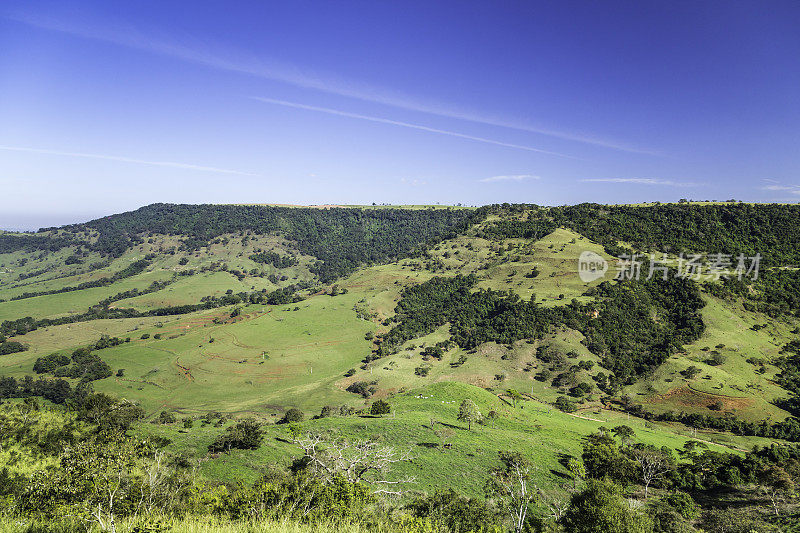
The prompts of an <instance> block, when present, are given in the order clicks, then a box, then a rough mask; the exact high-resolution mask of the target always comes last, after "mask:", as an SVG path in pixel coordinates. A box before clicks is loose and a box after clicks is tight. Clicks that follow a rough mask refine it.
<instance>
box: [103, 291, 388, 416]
mask: <svg viewBox="0 0 800 533" xmlns="http://www.w3.org/2000/svg"><path fill="white" fill-rule="evenodd" d="M354 304H355V298H354V296H350V295H349V294H345V295H340V296H337V297H334V298H332V297H330V296H325V295H320V296H316V297H313V298H310V299H308V300H306V301H304V302H300V303H298V304H291V305H286V306H274V307H270V306H247V307H245V308H243V309H242V314H241V315H240V316H239V317H236V319H235V320H230V316H229V315H230V309H217V310H213V311H208V312H205V313H198V314H194V315H192V316H191V317H188V318H186V319H182V320H179V321H174V322H171V323H168V324H164V326H163V327H161V328H153V329H151V330H142V331H150V332H151V334H152V335H155V334H160V335H161V339H158V340H155V339H154V338H153V337H150V338H149V339H146V340H141V339H138V340H134V341H132V342H131V343H130V344H125V345H121V346H118V347H115V348H110V349H107V350H105V351H103V359H104V360H105V361H107V362H108V363H109V364H110V365H111V366H112V368H114V369H117V368H124V369H125V371H124V377H123V378H116V377H114V378H108V379H106V380H103V381H100V382H97V383H96V388H97V389H98V390H103V391H108V392H113V393H115V394H119V395H122V396H125V397H127V398H129V399H133V400H137V401H140V402H141V403H142V405H143V406H144V407H145V408H146V410H147V411H148V412H154V411H156V410H159V409H177V410H179V411H181V412H187V413H202V412H206V411H211V410H221V411H225V412H233V413H242V414H244V413H253V412H266V410H269V411H271V412H272V413H273V414H275V415H277V414H279V413H281V412H282V411H283V410H284V409H285V408H287V407H289V406H301V407H306V408H310V407H311V406H314V407H317V406H320V405H324V404H326V403H330V402H334V403H335V402H339V403H341V402H343V401H346V400H347V399H349V398H350V397H351V396H352V395H350V394H348V393H345V392H343V391H341V390H339V389H338V388H337V387H336V386H335V382H336V381H337V380H338V379H339V378H340V377H341V376H342V375H343V374H344V373H345V372H346V371H347V370H348V369H349V368H351V367H353V366H355V365H357V364H358V362H359V361H360V360H361V359H363V358H364V356H365V355H366V353H367V352H368V351H369V342H368V341H366V340H365V338H364V337H365V334H366V333H367V332H368V331H371V330H372V329H373V325H372V323H371V322H368V321H365V320H363V319H361V318H359V317H358V316H357V314H356V312H355V311H353V306H354ZM215 319H216V321H217V322H227V323H224V324H215V323H214V321H215Z"/></svg>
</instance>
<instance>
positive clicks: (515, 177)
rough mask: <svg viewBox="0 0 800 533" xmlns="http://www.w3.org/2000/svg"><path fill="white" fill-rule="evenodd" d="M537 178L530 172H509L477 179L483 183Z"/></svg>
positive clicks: (537, 177)
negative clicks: (508, 173) (504, 174)
mask: <svg viewBox="0 0 800 533" xmlns="http://www.w3.org/2000/svg"><path fill="white" fill-rule="evenodd" d="M538 179H540V177H539V176H533V175H531V174H510V175H507V176H491V177H489V178H482V179H479V180H478V181H482V182H483V183H494V182H496V181H524V180H538Z"/></svg>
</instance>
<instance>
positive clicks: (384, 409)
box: [369, 400, 391, 415]
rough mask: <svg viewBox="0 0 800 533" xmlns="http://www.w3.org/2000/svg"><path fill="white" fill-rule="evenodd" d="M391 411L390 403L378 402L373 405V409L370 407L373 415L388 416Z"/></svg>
mask: <svg viewBox="0 0 800 533" xmlns="http://www.w3.org/2000/svg"><path fill="white" fill-rule="evenodd" d="M390 410H391V408H390V406H389V402H386V401H384V400H377V401H375V402H374V403H373V404H372V407H370V409H369V413H370V414H371V415H385V414H388V413H389V411H390Z"/></svg>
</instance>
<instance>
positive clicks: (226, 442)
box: [208, 418, 264, 453]
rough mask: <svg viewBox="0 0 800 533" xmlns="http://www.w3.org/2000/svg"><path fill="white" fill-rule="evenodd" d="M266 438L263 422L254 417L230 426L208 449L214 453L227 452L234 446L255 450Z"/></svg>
mask: <svg viewBox="0 0 800 533" xmlns="http://www.w3.org/2000/svg"><path fill="white" fill-rule="evenodd" d="M263 439H264V432H263V431H262V429H261V424H259V423H258V422H257V421H256V420H254V419H252V418H248V419H245V420H242V421H241V422H238V423H237V424H236V425H234V426H232V427H229V428H228V429H226V430H225V433H223V434H222V435H220V436H219V437H217V439H216V440H215V441H214V442H212V443H211V444H210V445H209V446H208V451H209V452H212V453H219V452H227V451H230V450H231V449H233V448H237V449H240V450H255V449H256V448H258V447H259V446H261V441H262V440H263Z"/></svg>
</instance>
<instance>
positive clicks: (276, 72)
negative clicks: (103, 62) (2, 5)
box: [5, 12, 657, 155]
mask: <svg viewBox="0 0 800 533" xmlns="http://www.w3.org/2000/svg"><path fill="white" fill-rule="evenodd" d="M5 17H6V18H9V19H11V20H15V21H17V22H21V23H24V24H28V25H30V26H34V27H37V28H41V29H46V30H50V31H57V32H61V33H65V34H69V35H73V36H77V37H81V38H85V39H92V40H98V41H104V42H108V43H113V44H116V45H119V46H125V47H128V48H133V49H137V50H143V51H146V52H149V53H153V54H157V55H161V56H165V57H171V58H174V59H178V60H180V61H184V62H187V63H194V64H198V65H203V66H206V67H209V68H213V69H218V70H224V71H229V72H237V73H240V74H247V75H250V76H255V77H258V78H262V79H268V80H272V81H278V82H281V83H286V84H289V85H293V86H296V87H302V88H306V89H314V90H318V91H321V92H325V93H329V94H335V95H339V96H345V97H348V98H354V99H357V100H362V101H366V102H373V103H378V104H382V105H387V106H392V107H396V108H400V109H405V110H408V111H415V112H420V113H427V114H430V115H436V116H441V117H446V118H452V119H457V120H464V121H469V122H474V123H478V124H485V125H489V126H496V127H502V128H508V129H514V130H518V131H524V132H528V133H535V134H540V135H547V136H549V137H554V138H558V139H563V140H567V141H574V142H579V143H583V144H588V145H594V146H599V147H603V148H608V149H612V150H619V151H623V152H632V153H641V154H651V155H657V153H656V152H654V151H651V150H646V149H643V148H639V147H636V146H632V145H630V144H628V143H624V142H620V141H618V140H613V139H606V138H602V137H598V136H596V135H590V134H584V133H575V132H568V131H560V130H558V129H555V128H547V127H540V126H534V125H531V124H526V123H520V122H518V121H514V120H509V119H506V118H500V117H495V116H489V115H487V114H485V113H484V114H481V113H476V112H474V111H467V110H462V109H457V108H453V107H452V106H451V105H446V104H443V103H440V102H424V101H421V100H420V99H419V98H416V97H412V96H409V95H406V94H403V93H400V92H398V91H393V90H390V89H387V88H383V87H377V86H373V85H370V84H366V83H362V82H358V81H354V80H349V79H343V78H341V77H339V76H337V75H335V74H331V73H319V72H314V71H311V70H309V69H305V68H302V67H299V66H297V65H291V64H286V63H284V62H280V61H276V60H274V59H267V58H264V57H256V56H255V55H253V54H252V53H248V52H245V51H242V50H238V49H233V48H230V47H225V46H223V45H221V44H219V43H213V44H209V43H207V42H200V41H194V42H192V41H191V40H190V39H189V38H188V37H184V39H183V41H184V42H175V41H174V40H173V39H170V38H160V37H158V36H154V35H148V34H145V33H143V32H141V31H140V30H137V29H135V28H130V27H114V26H113V25H112V24H111V23H110V22H109V21H103V23H102V24H100V23H97V24H95V25H93V26H89V25H87V24H83V25H81V24H76V23H73V22H67V21H65V20H63V19H59V18H56V17H54V16H47V15H42V14H34V13H31V12H18V13H11V14H6V15H5Z"/></svg>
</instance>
